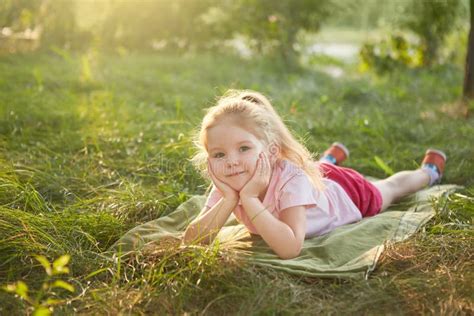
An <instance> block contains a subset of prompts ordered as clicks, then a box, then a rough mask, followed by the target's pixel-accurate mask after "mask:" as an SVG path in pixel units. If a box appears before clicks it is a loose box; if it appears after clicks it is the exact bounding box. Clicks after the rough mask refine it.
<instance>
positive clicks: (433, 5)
mask: <svg viewBox="0 0 474 316" xmlns="http://www.w3.org/2000/svg"><path fill="white" fill-rule="evenodd" d="M461 9H463V7H462V5H461V0H443V1H430V0H421V1H420V0H412V1H411V2H409V3H408V5H407V6H406V7H405V9H404V12H403V14H401V15H400V19H399V25H400V26H401V27H402V28H405V29H408V30H410V31H412V32H414V33H415V34H417V35H418V36H419V37H420V39H421V48H422V52H423V56H424V58H423V63H424V65H427V66H429V65H432V64H436V63H437V58H438V50H439V48H440V46H441V45H442V44H443V41H444V39H445V37H446V35H448V34H449V33H450V32H451V31H452V30H453V29H454V28H455V27H456V21H457V19H458V18H459V16H460V15H461V12H462V11H461Z"/></svg>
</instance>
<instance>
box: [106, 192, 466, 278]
mask: <svg viewBox="0 0 474 316" xmlns="http://www.w3.org/2000/svg"><path fill="white" fill-rule="evenodd" d="M457 188H458V187H457V186H454V185H440V186H434V187H431V188H428V189H425V190H422V191H420V192H418V193H417V194H415V195H412V196H410V197H409V198H407V199H405V200H404V201H403V202H402V203H399V204H397V205H394V206H392V207H390V208H389V209H388V210H387V211H385V212H383V213H380V214H378V215H376V216H373V217H368V218H364V219H362V220H361V221H360V222H357V223H354V224H350V225H345V226H342V227H339V228H337V229H335V230H334V231H332V232H330V233H328V234H326V235H323V236H318V237H313V238H310V239H307V240H305V242H304V246H303V250H302V252H301V255H300V256H299V257H297V258H294V259H290V260H281V259H279V258H278V257H277V256H276V255H275V254H274V253H273V252H272V250H271V249H270V248H269V247H268V246H267V245H266V244H265V242H264V241H263V239H261V237H259V236H257V235H250V234H249V233H247V231H246V229H245V227H244V226H243V225H241V224H239V223H238V222H237V221H236V219H235V218H234V217H233V216H231V218H229V220H228V221H227V223H226V224H225V225H224V227H223V229H222V230H221V231H220V233H219V234H218V236H217V238H218V239H219V240H220V241H222V242H226V240H227V241H228V240H231V239H236V238H237V239H238V240H239V241H243V242H247V244H248V245H249V249H248V250H250V255H249V256H248V260H251V261H252V262H254V263H255V264H258V265H262V266H266V267H269V268H273V269H278V270H283V271H287V272H289V273H293V274H298V275H305V276H320V277H339V278H347V277H351V278H362V277H365V278H367V277H368V275H369V273H370V272H372V271H373V270H374V269H375V266H376V263H377V260H378V259H379V257H380V254H381V253H382V251H383V250H384V248H385V246H386V245H387V244H390V243H394V242H398V241H402V240H405V239H407V238H408V237H410V236H411V235H413V234H414V233H415V232H416V231H417V230H418V229H419V228H420V227H421V226H422V225H423V224H425V223H426V222H427V221H428V220H429V219H430V218H431V217H432V216H433V215H434V214H435V211H434V210H433V208H432V207H431V199H432V198H436V197H439V196H440V195H442V194H446V193H448V192H451V191H453V190H455V189H457ZM205 201H206V197H205V196H193V197H191V198H190V199H189V200H188V201H186V202H184V203H183V204H181V205H180V206H179V207H178V208H177V209H176V210H175V211H173V212H172V213H170V214H169V215H167V216H164V217H161V218H159V219H156V220H153V221H150V222H148V223H145V224H143V225H140V226H137V227H135V228H133V229H132V230H130V231H129V232H128V233H126V234H125V235H124V236H123V237H122V238H120V239H119V240H118V241H117V242H116V243H115V244H114V246H112V248H111V250H113V251H117V249H120V252H121V253H122V254H124V255H126V254H127V253H130V252H131V251H135V250H138V249H140V248H142V247H143V246H144V245H145V244H149V243H153V242H154V241H157V240H159V239H161V238H163V237H165V236H172V237H176V238H179V237H181V236H182V233H183V231H184V229H185V228H186V226H187V225H188V223H189V222H190V221H191V220H193V219H194V217H195V216H196V215H197V214H198V213H199V211H200V210H201V209H202V207H203V205H204V203H205ZM236 236H237V237H236Z"/></svg>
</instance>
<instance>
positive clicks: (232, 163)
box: [227, 158, 239, 166]
mask: <svg viewBox="0 0 474 316" xmlns="http://www.w3.org/2000/svg"><path fill="white" fill-rule="evenodd" d="M238 164H239V161H238V160H237V159H231V158H229V159H227V165H228V166H235V165H238Z"/></svg>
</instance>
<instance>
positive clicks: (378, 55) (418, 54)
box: [359, 34, 424, 73]
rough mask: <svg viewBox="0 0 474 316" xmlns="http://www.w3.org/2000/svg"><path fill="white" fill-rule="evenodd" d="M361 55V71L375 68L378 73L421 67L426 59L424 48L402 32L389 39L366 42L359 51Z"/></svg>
mask: <svg viewBox="0 0 474 316" xmlns="http://www.w3.org/2000/svg"><path fill="white" fill-rule="evenodd" d="M359 57H360V65H359V69H360V70H361V71H367V70H370V69H373V70H375V71H376V72H378V73H385V72H390V71H393V70H395V69H401V68H416V67H421V66H422V65H423V60H424V55H423V50H422V48H421V47H420V46H419V45H416V44H413V43H410V42H409V41H408V39H407V38H406V37H404V36H403V35H401V34H397V35H392V36H391V37H390V38H389V39H386V40H382V41H380V42H378V43H369V42H367V43H365V44H364V45H363V46H362V48H361V50H360V52H359Z"/></svg>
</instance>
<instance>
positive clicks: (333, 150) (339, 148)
mask: <svg viewBox="0 0 474 316" xmlns="http://www.w3.org/2000/svg"><path fill="white" fill-rule="evenodd" d="M347 157H349V149H347V147H346V146H344V145H343V144H341V143H337V142H336V143H333V144H332V145H331V147H329V148H328V149H327V150H326V151H325V152H324V153H323V156H322V157H321V159H320V161H327V162H329V163H332V164H334V165H340V164H341V163H342V162H343V161H344V160H346V159H347Z"/></svg>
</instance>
